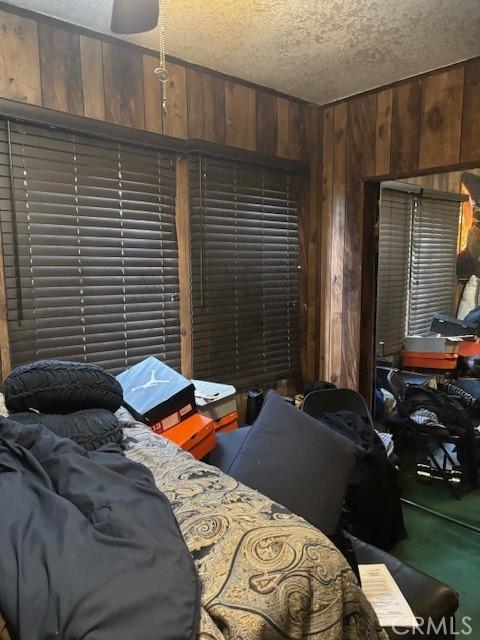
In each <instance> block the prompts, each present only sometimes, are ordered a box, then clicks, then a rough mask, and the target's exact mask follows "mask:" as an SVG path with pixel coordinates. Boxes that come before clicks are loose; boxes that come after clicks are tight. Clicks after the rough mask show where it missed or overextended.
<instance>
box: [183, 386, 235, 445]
mask: <svg viewBox="0 0 480 640" xmlns="http://www.w3.org/2000/svg"><path fill="white" fill-rule="evenodd" d="M192 382H193V384H194V385H195V401H196V404H197V407H198V411H199V413H201V414H202V415H203V416H206V417H207V418H210V419H212V420H214V421H215V430H216V431H217V433H218V432H224V431H233V430H234V429H238V413H237V401H236V393H237V390H236V389H235V387H234V386H232V385H230V384H220V383H219V382H206V381H205V380H192Z"/></svg>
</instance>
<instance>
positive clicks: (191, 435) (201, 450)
mask: <svg viewBox="0 0 480 640" xmlns="http://www.w3.org/2000/svg"><path fill="white" fill-rule="evenodd" d="M162 436H163V437H164V438H168V439H169V440H172V441H173V442H175V443H176V444H178V445H179V446H180V447H181V448H182V449H184V450H185V451H189V452H190V453H191V454H192V456H194V458H196V459H197V460H201V459H202V458H204V457H205V456H206V455H207V453H210V451H211V450H212V449H214V448H215V445H216V443H217V438H216V435H215V423H214V421H213V420H212V419H211V418H207V417H206V416H202V415H200V414H199V413H195V414H194V415H193V416H190V417H189V418H186V419H185V420H183V421H182V422H180V424H177V425H176V426H175V427H172V428H171V429H168V430H167V431H164V432H163V433H162Z"/></svg>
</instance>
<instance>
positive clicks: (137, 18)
mask: <svg viewBox="0 0 480 640" xmlns="http://www.w3.org/2000/svg"><path fill="white" fill-rule="evenodd" d="M157 23H158V0H113V11H112V27H111V28H112V31H113V33H141V32H143V31H150V30H151V29H155V27H156V26H157Z"/></svg>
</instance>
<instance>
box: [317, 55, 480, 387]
mask: <svg viewBox="0 0 480 640" xmlns="http://www.w3.org/2000/svg"><path fill="white" fill-rule="evenodd" d="M479 101H480V59H478V58H477V59H473V60H470V61H467V62H466V63H463V64H459V65H455V66H453V67H450V68H447V69H444V70H439V71H435V72H432V73H429V74H425V75H423V76H419V77H417V78H413V79H410V80H408V81H405V82H402V83H399V84H397V85H395V86H392V87H388V88H382V89H379V90H377V91H373V92H370V93H368V94H364V95H362V96H360V97H353V98H350V99H347V100H344V101H341V102H338V103H336V104H335V105H334V106H328V107H325V108H323V109H321V111H320V116H319V118H320V120H321V122H320V124H319V129H320V130H321V131H322V135H321V136H320V137H319V142H318V145H319V147H320V148H322V149H323V166H322V180H321V184H322V188H323V196H322V210H321V226H322V230H323V231H322V233H323V251H322V260H321V269H320V273H321V283H320V286H319V287H318V295H319V297H321V301H322V310H321V317H320V345H321V347H320V360H319V372H318V373H319V375H320V377H322V378H324V379H327V380H331V381H333V382H336V383H337V384H340V385H342V386H348V387H353V388H358V387H360V388H361V389H362V390H364V391H365V393H367V392H368V386H369V381H370V380H371V356H368V354H371V353H373V335H372V334H373V331H372V327H373V313H374V290H373V289H374V286H373V285H372V284H371V283H372V277H371V275H372V264H373V261H374V258H375V248H374V242H373V238H374V236H373V233H372V225H373V224H374V217H373V216H372V215H371V211H370V210H368V209H367V213H366V214H365V213H364V191H365V182H366V181H367V180H368V179H371V180H379V179H381V178H384V179H396V178H407V177H408V176H414V175H416V174H417V175H418V174H421V173H423V174H427V173H432V174H439V173H441V172H443V171H448V170H451V171H455V170H457V171H458V170H460V169H462V168H468V167H472V166H474V165H475V163H476V164H477V166H480V109H479V108H478V105H479V103H480V102H479ZM367 200H368V202H369V203H370V204H369V205H368V206H370V207H375V199H372V197H371V195H369V196H368V198H367ZM364 222H365V225H364ZM364 232H365V233H366V234H367V238H368V237H369V238H371V240H370V241H369V242H363V239H364ZM362 269H363V274H364V275H365V279H366V280H368V281H369V282H370V285H368V286H365V282H364V279H363V278H362ZM314 277H318V276H317V275H316V274H315V276H314ZM362 282H363V285H364V286H363V290H362ZM369 358H370V362H368V360H369Z"/></svg>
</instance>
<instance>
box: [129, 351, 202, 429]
mask: <svg viewBox="0 0 480 640" xmlns="http://www.w3.org/2000/svg"><path fill="white" fill-rule="evenodd" d="M117 380H118V382H119V383H120V384H121V385H122V389H123V400H124V402H123V403H124V405H125V406H126V407H127V409H128V410H129V411H130V413H131V414H132V415H133V416H134V417H135V418H136V419H137V420H140V421H141V422H145V424H148V425H149V426H151V427H152V428H153V429H154V431H155V432H156V433H162V432H163V431H166V430H167V429H171V428H172V427H174V426H175V425H177V424H178V423H179V422H181V421H182V420H184V419H185V418H187V417H188V416H190V415H192V414H193V413H195V412H196V410H197V408H196V405H195V387H194V386H193V384H192V383H191V382H190V380H187V379H186V378H184V377H183V376H182V375H181V374H179V373H177V372H176V371H175V370H174V369H172V368H171V367H169V366H168V365H166V364H165V363H164V362H161V361H160V360H158V358H155V357H153V356H150V357H149V358H146V360H142V362H139V363H138V364H136V365H134V366H133V367H130V368H129V369H127V370H126V371H124V372H123V373H120V374H119V375H118V376H117Z"/></svg>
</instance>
